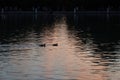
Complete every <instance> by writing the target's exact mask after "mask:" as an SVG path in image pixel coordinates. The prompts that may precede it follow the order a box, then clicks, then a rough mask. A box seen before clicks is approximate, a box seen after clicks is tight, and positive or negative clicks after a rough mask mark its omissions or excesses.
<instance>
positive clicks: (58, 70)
mask: <svg viewBox="0 0 120 80" xmlns="http://www.w3.org/2000/svg"><path fill="white" fill-rule="evenodd" d="M43 30H44V31H43V32H42V33H41V34H36V32H35V31H34V30H32V31H30V32H28V33H27V34H28V35H26V37H25V38H23V40H21V41H20V42H19V44H18V45H17V46H10V47H9V49H11V50H13V51H9V54H10V55H9V56H7V59H9V60H8V62H7V64H5V65H4V67H3V70H2V71H3V72H4V73H1V72H0V73H1V74H3V75H4V77H3V78H5V76H8V75H9V76H8V77H7V79H9V78H11V79H13V80H14V79H21V78H22V79H23V80H26V79H28V80H35V79H77V80H108V77H109V74H108V72H107V71H106V70H107V69H108V66H105V65H104V62H106V63H108V60H103V59H102V58H101V55H99V54H93V53H95V51H94V49H96V48H97V47H96V45H94V44H93V41H92V40H91V39H90V38H88V39H87V42H86V43H84V42H83V41H82V36H76V34H77V33H76V32H75V31H74V30H73V31H71V30H69V26H68V25H67V23H66V17H63V18H61V20H58V21H56V22H55V23H54V24H53V25H52V26H50V27H49V26H44V29H43ZM56 43H57V44H58V46H53V44H56ZM39 44H45V45H46V46H45V47H40V46H39ZM15 49H19V51H15ZM26 49H27V50H26ZM13 54H14V55H13ZM15 54H16V55H15ZM5 58H6V57H5ZM102 62H103V65H100V64H101V63H102ZM16 73H17V74H16Z"/></svg>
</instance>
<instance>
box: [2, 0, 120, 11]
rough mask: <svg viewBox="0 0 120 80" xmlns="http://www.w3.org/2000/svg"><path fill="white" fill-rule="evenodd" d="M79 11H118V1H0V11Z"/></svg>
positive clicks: (119, 4)
mask: <svg viewBox="0 0 120 80" xmlns="http://www.w3.org/2000/svg"><path fill="white" fill-rule="evenodd" d="M75 7H78V8H79V10H83V11H86V10H106V9H107V8H109V9H110V10H120V0H0V9H1V8H4V9H6V10H28V11H30V10H33V9H34V8H37V9H38V10H41V11H42V10H43V11H48V10H54V11H62V10H66V11H73V10H74V8H75Z"/></svg>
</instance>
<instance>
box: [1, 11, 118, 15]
mask: <svg viewBox="0 0 120 80" xmlns="http://www.w3.org/2000/svg"><path fill="white" fill-rule="evenodd" d="M0 14H120V11H109V12H107V11H77V12H73V11H52V12H51V11H37V12H34V11H4V12H0Z"/></svg>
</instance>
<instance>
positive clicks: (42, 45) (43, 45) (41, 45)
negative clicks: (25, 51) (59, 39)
mask: <svg viewBox="0 0 120 80" xmlns="http://www.w3.org/2000/svg"><path fill="white" fill-rule="evenodd" d="M39 46H40V47H46V44H39ZM52 46H58V43H56V44H52Z"/></svg>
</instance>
